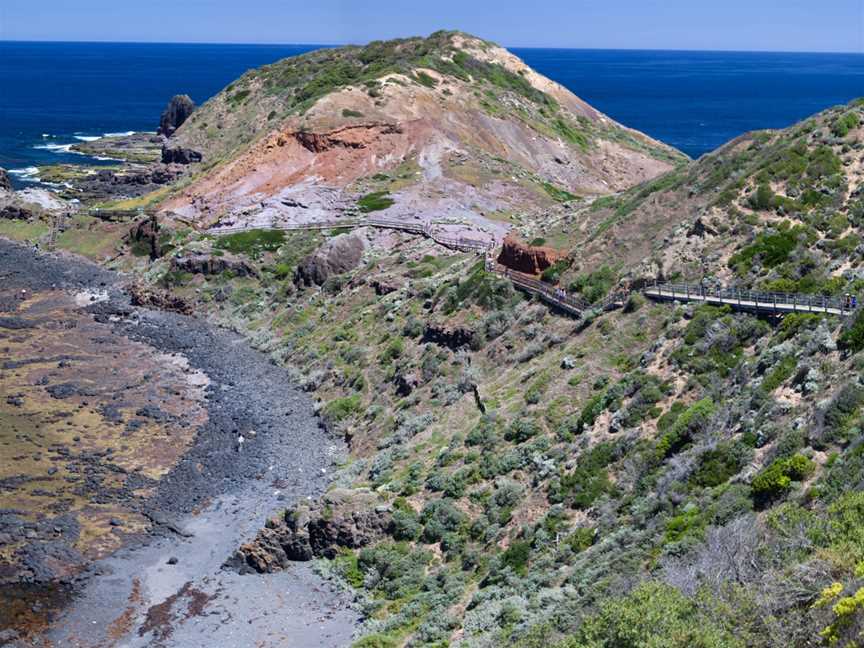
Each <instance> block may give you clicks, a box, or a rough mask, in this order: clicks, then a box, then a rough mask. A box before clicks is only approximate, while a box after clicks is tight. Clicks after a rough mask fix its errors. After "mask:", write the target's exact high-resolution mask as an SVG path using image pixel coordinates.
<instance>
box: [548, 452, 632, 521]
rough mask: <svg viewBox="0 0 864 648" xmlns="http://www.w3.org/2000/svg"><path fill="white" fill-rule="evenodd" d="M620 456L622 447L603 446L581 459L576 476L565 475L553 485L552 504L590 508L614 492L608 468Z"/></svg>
mask: <svg viewBox="0 0 864 648" xmlns="http://www.w3.org/2000/svg"><path fill="white" fill-rule="evenodd" d="M617 456H618V445H617V444H615V443H609V442H605V443H599V444H597V445H595V446H594V447H593V448H591V449H590V450H588V451H586V452H584V453H583V454H582V456H580V457H579V460H578V462H577V465H576V467H575V468H574V469H573V471H572V472H570V473H566V474H562V475H560V476H559V477H558V478H557V479H555V480H553V481H552V482H551V483H550V485H549V495H548V496H549V501H550V502H552V503H553V504H559V503H561V504H568V505H569V506H571V507H573V508H576V509H585V508H588V507H590V506H591V505H592V504H593V503H594V502H595V501H596V500H597V498H598V497H600V496H601V495H603V494H605V493H611V492H612V490H613V487H612V482H611V481H610V480H609V472H608V470H607V467H608V466H609V464H611V463H612V462H613V461H615V459H616V458H617Z"/></svg>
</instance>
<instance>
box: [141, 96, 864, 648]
mask: <svg viewBox="0 0 864 648" xmlns="http://www.w3.org/2000/svg"><path fill="white" fill-rule="evenodd" d="M862 118H864V106H862V104H861V103H860V102H855V103H853V104H850V105H849V106H842V107H838V108H835V109H832V110H829V111H826V112H825V113H821V114H820V115H817V116H815V117H813V118H812V119H809V120H807V121H805V122H804V123H802V124H799V125H796V126H794V127H792V128H789V129H787V130H783V131H777V132H759V133H753V134H749V135H746V136H743V137H741V138H739V139H737V140H735V141H734V142H731V143H730V144H728V145H727V146H725V147H723V148H722V149H721V150H719V151H717V152H715V153H713V154H711V155H708V156H706V157H704V158H702V159H700V160H699V161H697V162H693V163H691V164H690V165H688V166H686V167H682V168H679V169H677V170H675V171H672V172H671V173H669V174H668V175H665V176H663V177H660V178H659V179H657V180H654V181H652V182H649V183H646V184H643V185H641V186H639V187H635V188H633V189H631V190H629V191H626V192H623V193H621V194H618V195H616V196H614V197H610V198H602V199H599V200H597V201H594V202H593V204H591V205H586V206H583V207H581V208H579V209H572V210H568V211H567V212H566V213H564V214H563V215H562V217H561V218H560V219H559V220H557V221H553V222H550V221H549V220H535V221H530V222H525V223H523V224H522V225H521V226H520V228H519V229H520V230H521V233H522V234H523V236H524V237H525V238H528V237H533V238H543V239H545V240H546V242H547V244H548V243H550V242H554V243H555V245H557V246H558V247H559V248H564V249H568V250H570V255H569V258H568V260H567V261H566V262H564V263H563V264H561V265H560V266H559V267H557V268H556V270H555V272H554V273H549V274H548V275H547V277H546V279H547V280H550V281H554V280H560V281H561V283H562V285H563V286H565V287H567V288H568V289H569V290H570V291H571V292H575V293H579V294H580V295H581V296H582V297H584V298H586V299H587V300H589V301H594V302H596V301H599V300H600V299H602V298H603V297H604V296H605V295H606V294H607V293H608V292H609V291H610V290H612V289H613V288H615V287H618V286H627V285H628V284H631V283H633V282H635V281H636V280H638V279H646V278H654V277H657V276H663V277H667V278H684V279H696V280H698V279H700V278H704V279H705V280H706V281H708V282H716V283H722V284H737V285H744V286H754V287H759V288H764V289H770V290H786V291H799V292H805V293H814V294H830V295H835V294H842V293H843V292H856V293H858V294H859V296H860V295H861V288H862V287H864V283H862V278H864V275H862V274H861V269H862V265H861V264H862V258H864V249H862V247H861V246H860V234H859V231H858V227H859V220H860V219H861V217H862V214H864V206H862V192H861V186H862V158H864V155H862V131H861V128H860V125H859V124H860V123H861V119H862ZM338 234H339V232H330V233H327V232H324V233H322V234H309V233H306V234H292V233H287V234H284V235H282V234H280V235H279V237H278V240H275V241H274V240H270V239H267V240H265V239H264V238H261V239H260V241H258V243H260V245H259V244H258V243H256V240H257V239H255V236H256V235H254V234H247V235H243V236H244V237H245V238H243V239H242V240H241V239H238V240H237V241H235V242H234V243H232V241H231V240H223V242H221V243H220V244H219V245H220V246H223V247H228V248H230V249H232V251H233V252H235V253H238V254H241V255H246V256H247V257H248V258H249V260H250V262H251V263H253V264H254V265H255V267H256V268H257V269H258V271H259V273H260V274H259V276H258V277H257V278H254V277H245V278H238V277H233V276H231V274H230V273H227V274H223V275H221V276H209V277H206V278H202V277H196V278H193V277H191V276H183V275H177V274H176V273H175V274H171V273H169V272H168V266H167V264H166V263H165V262H164V261H157V262H156V263H155V264H153V265H151V266H150V269H149V272H150V276H151V277H152V278H153V279H154V280H158V281H161V282H163V283H165V282H168V283H169V284H170V285H171V286H172V289H173V290H175V291H176V292H178V293H180V294H182V295H185V296H186V297H187V298H189V299H191V300H197V302H198V304H199V307H200V308H203V309H205V310H208V311H209V312H211V313H212V314H213V316H214V317H217V318H219V319H220V320H221V321H223V322H224V323H226V324H228V325H230V326H233V327H235V328H237V329H239V330H243V331H246V332H247V333H248V334H249V335H250V336H252V338H253V339H254V340H256V342H257V343H258V344H259V345H260V346H261V347H262V348H264V349H266V350H268V351H269V352H271V353H272V355H273V357H274V359H276V360H277V361H278V362H284V363H288V364H291V365H293V366H295V367H296V368H297V369H298V376H299V377H301V380H303V381H304V384H305V386H306V388H307V389H308V390H310V391H311V392H313V393H314V395H315V398H316V399H318V400H319V402H320V405H321V413H322V416H323V417H324V420H325V421H326V423H327V425H328V426H329V427H330V429H331V430H333V431H334V433H336V434H340V435H344V436H345V437H346V438H347V439H349V440H350V444H351V450H352V453H351V459H350V461H349V462H348V463H347V464H346V465H344V466H343V467H342V469H341V470H340V472H339V474H338V475H337V477H336V481H335V485H334V487H339V488H344V489H348V492H349V493H350V492H352V491H353V492H356V493H358V494H362V495H363V496H362V497H361V498H359V499H358V501H363V502H365V503H366V504H365V506H366V507H367V510H368V506H369V502H368V498H367V495H368V493H372V494H373V495H374V497H373V501H374V502H376V505H377V506H380V507H383V508H381V511H386V513H376V515H385V514H386V515H389V516H391V517H392V524H391V525H390V526H389V527H387V531H386V533H383V534H381V535H380V536H377V537H375V538H374V539H373V540H372V542H370V543H368V544H365V545H364V546H362V547H347V546H346V547H342V548H340V549H339V550H338V552H337V554H336V555H335V557H331V558H330V559H324V558H321V559H320V560H319V565H320V566H321V568H322V569H324V570H326V571H328V572H330V573H332V574H334V575H336V576H338V577H339V578H341V579H343V581H344V583H345V586H346V587H352V588H355V589H356V590H357V592H358V595H359V596H360V597H361V598H362V599H363V600H364V601H365V603H364V607H365V611H366V612H367V622H366V625H365V631H366V633H367V636H366V637H365V638H364V639H361V640H360V641H358V643H357V645H358V646H367V647H369V646H402V645H410V646H415V645H418V646H419V645H437V646H444V645H466V646H491V645H510V646H524V647H529V646H532V647H533V646H547V645H555V646H562V647H564V646H566V647H577V646H578V647H580V648H581V647H583V646H585V647H587V646H591V647H594V646H610V647H611V646H675V647H678V646H680V647H682V648H683V647H685V646H687V647H690V646H705V647H709V646H711V647H717V646H730V647H732V646H766V647H767V646H778V647H779V646H816V645H821V644H822V643H828V644H830V643H836V645H854V644H853V643H851V642H854V641H856V638H857V637H858V636H859V633H860V632H861V628H862V625H861V624H862V616H861V612H860V608H861V604H862V596H861V594H860V592H861V591H864V590H861V589H860V588H861V587H862V586H864V494H862V492H861V489H862V485H864V484H862V482H864V445H862V443H861V441H862V426H864V417H862V410H861V408H862V406H864V379H862V371H864V355H862V354H861V353H860V352H861V350H862V349H864V317H862V316H860V315H859V316H858V317H856V318H852V319H851V320H846V321H845V322H842V321H841V320H840V319H839V318H836V317H832V316H825V317H821V316H817V315H802V314H796V315H788V316H786V317H784V318H783V319H782V320H772V319H762V318H757V317H755V316H752V315H748V314H743V313H733V312H731V311H730V310H729V309H727V308H715V307H710V306H701V307H694V306H692V305H684V306H682V305H678V306H676V305H667V304H657V303H652V302H648V301H646V300H645V299H644V298H643V297H642V296H640V295H638V294H634V295H633V296H631V298H630V301H629V302H628V303H627V305H626V306H625V307H624V308H623V309H622V310H618V311H613V312H609V313H603V314H598V315H596V316H594V317H592V318H589V320H587V321H583V322H580V323H579V324H578V325H577V324H576V323H574V322H573V320H571V319H568V318H566V317H563V316H561V315H560V314H556V313H554V312H550V310H549V309H548V307H547V306H546V305H544V304H542V303H535V302H533V301H531V300H527V299H526V298H525V297H524V296H523V295H521V294H519V293H517V292H515V291H514V290H513V287H512V286H511V285H510V284H509V282H507V281H506V280H503V279H501V278H499V277H497V276H494V275H491V274H488V273H486V272H485V271H484V269H483V265H482V263H481V262H479V261H478V259H477V258H476V257H474V256H472V255H468V254H460V253H452V252H447V251H445V250H443V249H441V248H440V247H437V246H436V245H434V243H432V242H431V241H428V240H423V239H418V238H414V237H410V236H407V235H405V236H403V235H398V234H396V235H392V236H395V237H397V240H396V241H395V242H392V241H391V244H390V245H389V246H388V247H386V248H382V247H378V248H376V247H375V246H372V247H370V248H369V249H367V250H366V252H365V253H364V256H363V262H362V263H361V264H360V265H359V266H358V267H357V268H356V269H355V270H352V271H350V272H349V273H347V274H343V275H336V276H333V277H331V278H330V279H328V280H327V282H326V283H324V285H323V287H322V288H321V289H320V290H318V289H299V288H297V287H296V286H295V284H294V283H293V282H292V280H291V276H292V272H293V269H294V268H295V267H296V265H297V263H298V262H299V260H300V259H301V258H302V257H303V256H304V255H305V254H307V253H309V252H311V251H313V250H315V249H316V248H318V247H319V246H320V245H321V244H322V243H323V242H325V241H326V240H328V237H330V236H333V235H338ZM261 236H262V237H263V236H264V235H263V234H262V235H261ZM173 244H174V245H176V246H177V249H178V250H183V249H188V248H196V249H201V247H202V246H203V247H207V246H208V245H212V244H213V243H212V242H208V241H207V240H206V239H201V238H200V237H197V236H196V235H193V234H191V233H189V232H185V233H184V232H178V233H176V234H175V240H174V242H173ZM327 506H329V505H327ZM327 506H324V507H323V509H322V508H319V509H317V513H315V512H314V510H313V514H312V515H313V517H314V516H315V515H318V516H319V518H320V519H322V520H328V519H332V516H333V515H334V513H333V512H332V511H331V512H329V513H328V510H329V509H328V508H327ZM328 516H331V517H330V518H328ZM279 524H281V522H279V521H277V523H276V527H278V526H279ZM259 549H260V547H259Z"/></svg>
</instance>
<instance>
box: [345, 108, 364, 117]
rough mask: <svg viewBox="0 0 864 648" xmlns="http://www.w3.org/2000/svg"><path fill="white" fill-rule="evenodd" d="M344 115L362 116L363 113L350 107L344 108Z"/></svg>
mask: <svg viewBox="0 0 864 648" xmlns="http://www.w3.org/2000/svg"><path fill="white" fill-rule="evenodd" d="M342 116H343V117H362V116H363V113H362V112H359V111H357V110H351V109H350V108H343V109H342Z"/></svg>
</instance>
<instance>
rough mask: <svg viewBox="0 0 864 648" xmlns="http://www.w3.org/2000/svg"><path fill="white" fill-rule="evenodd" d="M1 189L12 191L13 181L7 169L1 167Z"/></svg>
mask: <svg viewBox="0 0 864 648" xmlns="http://www.w3.org/2000/svg"><path fill="white" fill-rule="evenodd" d="M0 190H4V191H12V181H11V180H10V179H9V174H8V173H6V169H2V168H0Z"/></svg>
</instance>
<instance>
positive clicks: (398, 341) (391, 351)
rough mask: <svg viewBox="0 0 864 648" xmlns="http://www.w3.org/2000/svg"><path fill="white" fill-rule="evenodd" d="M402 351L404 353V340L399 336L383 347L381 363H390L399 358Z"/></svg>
mask: <svg viewBox="0 0 864 648" xmlns="http://www.w3.org/2000/svg"><path fill="white" fill-rule="evenodd" d="M403 353H405V341H404V340H403V339H402V338H401V337H397V338H394V339H392V340H390V343H389V344H388V345H387V346H386V347H385V348H384V351H383V353H382V354H381V363H382V364H385V365H387V364H390V363H391V362H393V361H394V360H396V359H397V358H401V357H402V354H403Z"/></svg>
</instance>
